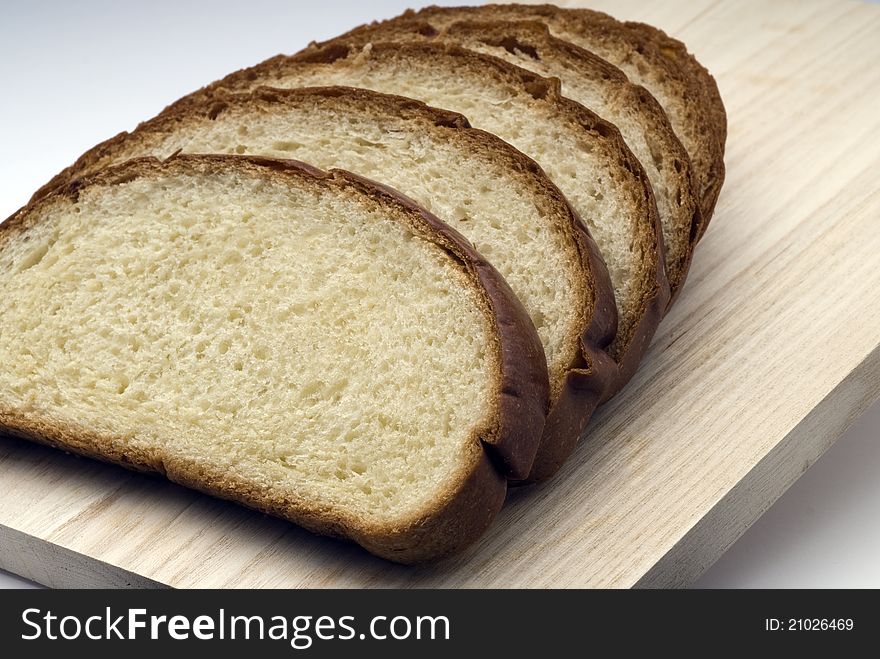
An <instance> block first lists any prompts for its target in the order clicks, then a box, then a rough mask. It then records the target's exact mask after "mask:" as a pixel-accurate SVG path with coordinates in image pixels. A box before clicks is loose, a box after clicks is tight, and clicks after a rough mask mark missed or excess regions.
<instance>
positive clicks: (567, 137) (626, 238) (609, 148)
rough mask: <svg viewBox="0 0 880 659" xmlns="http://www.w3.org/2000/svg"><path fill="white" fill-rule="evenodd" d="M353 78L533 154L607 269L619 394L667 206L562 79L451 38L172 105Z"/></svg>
mask: <svg viewBox="0 0 880 659" xmlns="http://www.w3.org/2000/svg"><path fill="white" fill-rule="evenodd" d="M314 85H350V86H357V87H363V88H367V89H372V90H376V91H380V92H384V93H389V94H399V95H401V96H407V97H411V98H415V99H418V100H420V101H423V102H425V103H428V104H429V105H433V106H436V107H440V108H445V109H447V110H452V111H455V112H460V113H462V114H464V115H465V116H467V118H468V120H469V121H470V122H471V124H472V125H473V126H474V127H476V128H480V129H483V130H486V131H488V132H490V133H494V134H495V135H497V136H498V137H500V138H501V139H503V140H505V141H506V142H508V143H510V144H512V145H513V146H514V147H516V148H517V149H519V150H520V151H522V152H523V153H525V154H526V155H528V156H529V157H531V158H533V159H534V160H535V161H536V162H537V163H538V164H539V165H540V166H541V168H542V169H543V170H544V171H545V172H546V173H547V174H548V175H549V176H550V179H551V180H552V181H553V182H554V183H555V184H556V185H557V186H558V187H559V188H560V189H561V190H562V192H563V193H564V194H565V196H566V198H567V199H568V201H569V202H570V203H571V204H572V206H573V207H574V209H575V211H577V213H578V214H579V215H580V216H581V218H582V219H583V220H584V222H585V223H586V225H587V227H588V228H589V230H590V233H591V234H592V236H593V238H594V239H595V240H596V243H597V244H598V246H599V250H600V251H601V254H602V257H603V258H604V260H605V263H606V265H607V266H608V271H609V274H610V277H611V284H612V287H613V289H614V298H615V301H616V303H617V311H618V325H617V334H616V336H615V338H614V341H613V342H612V344H611V345H610V346H609V348H608V352H609V354H610V355H611V356H612V358H613V359H614V360H615V361H616V363H617V365H618V370H617V373H616V376H615V379H614V381H613V382H612V383H611V385H610V387H609V388H608V389H607V390H606V392H605V398H607V397H609V396H611V395H613V394H614V393H615V392H616V391H617V390H618V389H619V388H620V387H621V386H622V385H623V384H625V383H626V382H627V381H628V380H629V379H630V378H631V377H632V375H633V373H634V372H635V370H636V368H637V366H638V364H639V362H640V360H641V358H642V356H643V355H644V353H645V350H646V349H647V347H648V345H649V343H650V340H651V337H652V336H653V335H654V332H655V330H656V328H657V325H658V324H659V322H660V319H661V318H662V316H663V312H664V310H665V309H666V305H667V303H668V300H669V284H668V282H667V280H666V274H665V271H664V264H663V243H662V235H661V229H660V226H659V221H658V215H657V206H656V204H655V202H654V196H653V193H652V191H651V185H650V183H649V181H648V179H647V176H646V174H645V172H644V170H643V169H642V167H641V165H640V164H639V162H638V160H637V159H636V158H635V156H633V155H632V152H631V151H630V150H629V149H628V148H627V146H626V144H625V143H624V141H623V138H622V137H621V135H620V132H619V131H618V130H617V129H616V128H615V127H614V126H612V125H611V124H609V123H607V122H606V121H603V120H602V119H600V118H599V117H598V116H597V115H596V114H595V113H593V112H591V111H589V110H587V109H586V108H584V107H583V106H582V105H580V104H578V103H575V102H574V101H571V100H569V99H567V98H565V97H563V96H562V94H561V93H560V89H559V81H558V80H557V79H554V78H544V77H542V76H539V75H537V74H534V73H531V72H530V71H526V70H525V69H522V68H520V67H517V66H514V65H512V64H510V63H509V62H505V61H503V60H500V59H498V58H497V57H492V56H489V55H484V54H482V53H476V52H474V51H470V50H467V49H463V48H461V47H458V46H454V45H450V44H435V43H376V44H368V45H367V46H365V47H360V46H357V45H346V44H341V43H334V44H332V45H329V46H327V47H324V48H321V47H312V48H308V49H306V50H304V51H303V52H301V53H299V54H297V55H294V56H292V57H284V56H278V57H274V58H272V59H270V60H267V61H265V62H263V63H262V64H258V65H256V66H254V67H252V68H250V69H244V70H242V71H238V72H236V73H233V74H231V75H229V76H227V77H226V78H224V79H222V80H220V81H218V82H216V83H214V84H212V85H209V86H208V87H206V88H204V89H201V90H199V91H197V92H195V93H194V94H192V95H190V96H188V97H185V98H183V99H181V100H180V101H178V102H177V103H175V104H174V105H173V106H172V107H171V108H169V111H177V110H179V108H180V107H181V106H185V105H188V104H191V103H201V102H204V101H205V100H206V99H217V100H221V99H222V97H223V95H224V94H227V93H229V92H235V91H245V90H251V89H254V88H256V87H258V86H271V87H282V88H289V87H308V86H314Z"/></svg>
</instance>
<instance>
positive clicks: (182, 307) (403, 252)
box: [0, 156, 548, 562]
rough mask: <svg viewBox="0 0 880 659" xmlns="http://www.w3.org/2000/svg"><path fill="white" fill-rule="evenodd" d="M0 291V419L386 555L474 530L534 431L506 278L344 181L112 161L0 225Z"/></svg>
mask: <svg viewBox="0 0 880 659" xmlns="http://www.w3.org/2000/svg"><path fill="white" fill-rule="evenodd" d="M0 287H2V289H3V295H2V296H0V318H2V319H3V322H2V326H0V363H2V364H3V369H2V370H0V430H3V431H6V432H11V433H13V434H16V435H19V436H23V437H26V438H30V439H33V440H36V441H40V442H44V443H47V444H50V445H54V446H57V447H59V448H62V449H64V450H68V451H73V452H76V453H80V454H84V455H89V456H93V457H97V458H100V459H104V460H108V461H111V462H115V463H119V464H122V465H125V466H128V467H131V468H135V469H139V470H145V471H152V472H158V473H160V474H164V475H166V476H167V477H168V478H169V479H171V480H173V481H175V482H178V483H182V484H184V485H187V486H190V487H193V488H196V489H198V490H201V491H204V492H208V493H211V494H214V495H218V496H221V497H224V498H227V499H232V500H234V501H238V502H240V503H243V504H245V505H248V506H251V507H253V508H256V509H259V510H262V511H265V512H268V513H271V514H273V515H278V516H280V517H283V518H285V519H289V520H291V521H294V522H296V523H298V524H301V525H303V526H305V527H307V528H310V529H312V530H315V531H318V532H320V533H326V534H329V535H334V536H340V537H345V538H350V539H352V540H355V541H356V542H358V543H360V544H361V545H363V546H364V547H366V548H367V549H368V550H370V551H372V552H374V553H376V554H378V555H380V556H384V557H386V558H389V559H391V560H394V561H400V562H416V561H424V560H430V559H436V558H439V557H442V556H445V555H447V554H449V553H451V552H454V551H457V550H459V549H461V548H462V547H464V546H465V545H467V544H468V543H470V542H472V541H473V540H474V539H475V538H477V537H478V536H479V535H480V533H482V532H483V530H484V529H485V528H486V527H487V526H488V524H489V523H490V522H491V520H492V518H493V517H494V516H495V514H496V513H497V511H498V510H499V508H500V506H501V504H502V501H503V499H504V495H505V490H506V487H507V485H506V484H507V478H506V477H507V476H511V475H512V476H522V475H524V474H525V473H526V472H527V471H528V469H529V466H530V465H531V461H532V456H533V455H534V453H535V450H536V448H537V444H538V441H539V439H540V436H541V430H542V427H543V423H544V415H545V412H546V409H547V405H548V398H547V397H548V384H547V374H546V367H545V364H544V356H543V350H542V349H541V344H540V342H539V339H538V336H537V334H536V333H535V330H534V328H533V327H532V325H531V323H530V322H529V320H528V316H527V315H526V313H525V311H524V310H523V309H522V307H521V306H520V304H519V302H518V301H517V300H516V298H515V296H514V295H513V294H512V292H511V291H510V290H509V288H508V287H507V286H506V284H505V283H504V280H503V279H502V278H501V277H500V275H498V274H497V272H495V270H494V269H492V268H491V266H489V265H488V264H487V263H486V262H485V261H484V260H483V259H482V257H480V256H479V255H478V254H477V253H476V252H475V251H474V250H473V248H472V247H471V246H470V245H469V244H468V243H467V242H466V241H465V240H464V239H463V238H462V237H461V236H460V235H458V234H457V233H456V232H455V231H454V230H452V229H450V228H449V227H447V226H445V225H444V224H443V223H441V222H440V221H439V220H437V219H436V218H435V217H433V216H432V215H430V214H428V213H427V212H426V211H424V210H422V209H420V208H419V207H418V206H416V205H415V204H414V203H413V202H411V201H409V200H406V199H405V198H403V197H401V196H399V195H398V194H397V193H394V192H393V191H391V190H390V189H387V188H383V187H380V186H377V185H375V184H373V183H370V182H368V181H367V180H365V179H362V178H360V177H356V176H354V175H352V174H348V173H344V172H340V171H334V172H331V173H327V174H325V173H322V172H320V171H318V170H315V169H312V168H309V167H306V166H304V165H300V164H297V163H294V162H293V161H286V162H285V161H272V160H258V159H248V158H241V157H235V156H180V157H175V158H172V159H170V160H168V161H166V162H164V163H162V162H160V161H158V160H156V159H152V158H145V159H138V160H132V161H129V162H127V163H125V164H123V165H120V166H117V167H114V168H110V169H105V170H102V171H101V172H98V173H96V174H95V175H93V176H90V177H86V178H84V179H79V180H77V181H75V182H73V183H71V184H70V185H67V186H62V187H60V188H58V189H56V190H55V191H53V192H52V193H50V194H48V195H46V196H44V197H43V198H41V199H40V200H38V201H36V202H34V203H32V204H30V205H28V206H27V207H25V208H24V209H22V210H21V211H19V212H18V213H16V214H15V215H14V216H12V218H10V219H9V220H8V221H7V222H6V223H4V224H2V225H0Z"/></svg>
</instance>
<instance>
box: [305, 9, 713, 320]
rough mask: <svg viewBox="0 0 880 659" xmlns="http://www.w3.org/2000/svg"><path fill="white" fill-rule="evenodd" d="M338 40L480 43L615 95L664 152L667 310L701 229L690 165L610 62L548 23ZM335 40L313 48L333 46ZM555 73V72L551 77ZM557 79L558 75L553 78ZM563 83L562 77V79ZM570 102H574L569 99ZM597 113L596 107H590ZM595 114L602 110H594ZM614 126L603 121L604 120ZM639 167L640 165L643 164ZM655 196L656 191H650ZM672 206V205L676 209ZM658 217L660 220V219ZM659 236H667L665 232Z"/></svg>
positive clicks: (409, 24) (662, 119)
mask: <svg viewBox="0 0 880 659" xmlns="http://www.w3.org/2000/svg"><path fill="white" fill-rule="evenodd" d="M353 34H354V36H352V34H350V35H347V36H346V37H343V41H344V42H345V43H368V42H370V41H426V42H431V41H436V42H444V43H450V44H455V45H458V46H461V47H463V48H470V47H471V44H474V43H479V44H483V45H487V46H492V47H496V48H504V49H505V50H507V51H508V52H511V53H514V54H517V53H518V54H519V58H518V59H519V61H518V62H517V65H518V66H522V68H524V69H528V70H530V71H534V72H535V73H539V74H541V75H548V74H546V73H542V72H541V71H537V70H535V69H534V68H533V67H532V64H531V63H532V62H533V61H535V62H537V61H541V62H551V64H550V66H551V67H552V66H553V63H558V62H561V63H562V64H563V65H564V66H565V67H567V69H569V70H570V69H574V70H576V71H577V74H578V75H579V76H580V77H581V78H582V79H584V80H591V81H595V83H596V84H600V85H602V86H603V88H604V90H605V93H606V94H608V95H613V96H615V97H616V99H617V102H618V103H619V104H620V105H623V106H624V107H626V108H627V112H629V113H630V114H631V115H635V117H636V119H637V121H638V122H639V123H640V124H641V125H642V127H643V129H644V130H643V131H642V133H643V135H644V136H645V139H646V141H647V142H648V145H649V147H650V149H651V153H652V154H655V153H657V154H663V157H664V159H665V162H666V170H665V172H664V174H662V176H663V179H664V182H665V183H667V184H670V187H671V188H673V197H674V199H675V201H673V204H672V206H674V208H673V209H671V213H672V216H671V217H668V218H666V219H663V224H664V226H665V225H667V224H668V225H669V229H667V231H668V232H669V233H670V234H671V235H673V236H675V246H674V247H675V249H673V245H670V243H669V242H668V241H667V242H666V245H665V247H666V277H667V279H668V280H669V285H670V289H671V293H672V297H671V299H670V306H671V305H672V303H673V302H674V301H675V299H676V298H677V295H678V293H679V291H680V290H681V287H682V285H683V284H684V280H685V279H686V277H687V272H688V269H689V267H690V263H691V259H692V256H693V248H694V246H695V244H696V242H697V238H698V236H699V233H700V231H701V227H702V214H701V212H700V200H699V198H698V195H697V194H696V191H695V188H694V181H693V174H692V169H691V161H690V157H689V156H688V153H687V151H686V150H685V148H684V146H682V144H681V141H680V140H679V139H678V137H677V136H676V135H675V132H674V131H673V129H672V126H671V124H670V123H669V118H668V117H667V116H666V112H665V111H664V110H663V108H662V107H661V106H660V104H659V103H658V102H657V100H656V99H655V98H654V97H653V96H652V95H651V93H650V92H649V91H648V90H647V89H645V88H644V87H641V86H639V85H635V84H632V83H631V82H630V81H629V78H627V76H626V74H625V73H624V72H623V71H621V70H620V69H619V68H617V67H616V66H614V65H613V64H611V63H609V62H607V61H605V60H603V59H602V58H600V57H598V56H596V55H595V54H593V53H591V52H590V51H588V50H586V49H584V48H581V47H580V46H577V45H575V44H573V43H569V42H568V41H564V40H562V39H558V38H556V37H554V36H553V35H552V34H551V33H550V30H549V28H548V27H547V25H545V24H544V23H541V22H539V21H500V20H483V21H473V20H469V21H460V22H456V23H452V24H451V25H449V26H448V27H445V28H443V29H439V30H438V29H435V28H433V26H432V25H431V24H430V23H429V22H428V21H426V20H420V19H415V18H414V19H412V20H395V21H388V22H383V23H377V24H374V25H371V26H369V27H364V28H359V29H357V30H355V32H354V33H353ZM334 41H336V40H335V39H334V40H330V41H328V42H325V43H324V44H322V45H317V44H316V46H315V47H317V48H321V47H326V46H327V45H329V44H332V43H333V42H334ZM554 75H555V74H554ZM557 77H560V78H562V77H563V76H561V75H557ZM562 82H563V83H565V82H566V81H565V79H563V80H562ZM572 100H575V101H576V100H577V99H574V98H572ZM589 109H590V110H592V111H596V109H595V108H592V107H591V108H589ZM597 114H600V116H601V112H597ZM603 119H606V120H608V121H609V123H612V124H613V123H614V121H612V120H610V119H609V118H608V117H603ZM643 164H644V163H643ZM654 194H655V196H656V197H659V193H658V191H657V190H654ZM676 206H677V207H676ZM661 219H662V218H661ZM664 235H668V234H666V233H664Z"/></svg>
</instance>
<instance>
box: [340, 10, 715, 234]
mask: <svg viewBox="0 0 880 659" xmlns="http://www.w3.org/2000/svg"><path fill="white" fill-rule="evenodd" d="M413 18H417V19H420V20H424V21H428V22H429V23H430V24H431V25H432V26H433V27H434V28H435V29H438V30H439V29H443V28H445V27H448V26H449V25H450V24H452V23H455V22H458V21H462V20H505V21H510V20H513V21H518V20H520V21H521V20H534V21H541V22H542V23H545V24H546V25H547V26H548V27H549V28H550V31H551V32H552V33H553V34H554V35H555V36H557V37H559V38H561V39H565V40H566V41H570V42H571V43H573V44H576V45H578V46H581V47H582V48H585V49H587V50H590V51H592V52H594V53H595V54H596V55H598V56H599V57H602V58H603V59H606V60H608V61H609V62H611V63H612V64H614V65H615V66H618V67H620V68H621V69H622V70H623V72H624V73H626V75H627V76H629V79H630V81H631V82H633V83H635V84H637V85H642V86H643V87H645V88H646V89H647V90H648V91H650V92H651V94H653V95H654V97H655V98H656V99H657V100H658V101H659V102H660V105H662V106H663V109H664V110H665V111H666V114H667V115H668V116H669V120H670V122H671V123H672V127H673V128H674V129H675V132H676V134H677V135H678V137H679V139H680V140H681V142H682V144H684V146H685V148H686V149H687V151H688V153H689V154H690V157H691V162H692V163H693V168H694V174H695V178H696V185H697V189H698V191H699V194H700V199H701V204H700V209H701V211H702V220H703V222H702V225H701V227H700V235H702V233H703V232H704V231H705V228H706V225H707V224H708V222H709V220H710V219H711V217H712V213H713V211H714V209H715V202H716V201H717V199H718V194H719V192H720V191H721V185H722V183H723V182H724V145H725V141H726V139H727V115H726V113H725V110H724V104H723V103H722V102H721V95H720V94H719V93H718V85H717V84H716V83H715V79H714V78H713V77H712V76H711V75H710V74H709V72H708V71H707V70H706V69H705V67H703V66H702V65H701V64H700V63H699V62H698V61H697V60H696V58H694V57H693V55H691V54H690V53H689V52H688V50H687V47H686V46H685V45H684V44H683V43H681V42H680V41H678V40H677V39H673V38H671V37H670V36H669V35H667V34H666V33H665V32H663V31H662V30H658V29H657V28H655V27H651V26H650V25H644V24H642V23H633V22H623V21H618V20H616V19H614V18H612V17H611V16H608V15H607V14H603V13H602V12H598V11H594V10H591V9H580V8H577V9H573V8H559V7H556V6H554V5H530V4H528V5H527V4H487V5H481V6H476V7H436V6H434V7H427V8H425V9H422V10H420V11H416V12H414V11H412V10H410V11H407V12H406V13H404V14H403V15H402V16H401V17H399V18H397V19H392V21H394V20H397V21H409V20H411V19H413ZM379 25H381V24H379ZM373 27H374V26H364V28H359V30H363V29H372V28H373ZM356 31H357V30H356ZM352 35H353V33H349V34H348V35H345V36H346V37H348V36H352Z"/></svg>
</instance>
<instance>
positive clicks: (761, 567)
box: [0, 0, 880, 587]
mask: <svg viewBox="0 0 880 659" xmlns="http://www.w3.org/2000/svg"><path fill="white" fill-rule="evenodd" d="M435 1H436V0H435ZM438 3H439V4H460V2H442V1H441V2H438ZM412 4H414V3H413V2H409V1H407V0H382V1H378V2H357V1H348V2H345V1H341V0H337V1H333V0H324V1H322V2H315V0H309V1H307V2H293V1H291V0H284V1H280V0H279V1H271V0H262V1H258V0H248V1H246V2H245V1H237V2H232V1H229V0H211V1H206V0H198V1H192V0H190V1H187V0H174V1H169V0H151V2H119V1H115V2H114V1H111V0H84V1H80V2H48V1H40V0H36V1H34V0H30V1H28V0H20V1H17V2H16V1H9V0H3V2H2V3H0V83H2V90H3V92H2V94H3V97H2V102H0V153H2V156H3V157H2V158H0V218H2V217H7V216H8V215H10V214H12V213H13V212H14V211H15V210H16V209H17V208H18V207H20V206H21V205H23V204H24V203H25V201H27V199H28V197H29V196H30V195H31V193H32V192H33V191H34V190H35V189H36V188H38V187H39V186H40V185H42V184H43V183H45V182H46V181H47V180H48V179H49V178H50V177H51V176H52V175H53V174H55V173H56V172H57V171H58V170H60V169H61V168H62V167H64V166H66V165H68V164H70V163H71V162H72V161H73V160H74V159H75V158H76V156H78V155H79V154H80V153H82V152H83V151H85V150H86V149H88V148H89V147H91V146H93V145H94V144H96V143H97V142H99V141H101V140H103V139H106V138H107V137H109V136H111V135H114V134H116V133H118V132H120V131H123V130H129V129H131V128H132V127H134V126H135V125H136V124H137V122H139V121H141V120H143V119H146V118H149V117H151V116H153V115H154V114H156V113H157V112H158V111H159V110H161V109H162V108H163V107H164V106H165V105H167V104H168V103H170V102H171V101H173V100H175V99H177V98H178V97H180V96H182V95H184V94H186V93H188V92H190V91H192V90H194V89H195V88H197V87H200V86H201V85H203V84H206V83H208V82H211V81H212V80H214V79H216V78H219V77H221V76H222V75H225V74H226V73H228V72H229V71H232V70H234V69H238V68H241V67H244V66H249V65H251V64H254V63H256V62H258V61H260V60H263V59H265V58H267V57H269V56H271V55H275V54H277V53H279V52H288V53H289V52H294V51H296V50H298V49H299V48H301V47H302V46H304V45H306V43H307V42H308V41H310V40H312V39H315V40H321V39H326V38H329V37H332V36H334V35H336V34H338V33H339V32H341V31H344V30H346V29H348V28H350V27H353V26H355V25H357V24H360V23H363V22H366V21H368V20H375V19H380V18H385V17H390V16H393V15H395V14H397V13H399V12H400V11H402V10H403V9H404V8H406V7H407V6H410V5H412ZM723 221H724V218H723V217H717V218H716V219H715V222H723ZM710 230H711V229H710ZM696 258H698V259H699V252H697V257H696ZM684 294H685V295H687V292H686V291H685V293H684ZM0 322H2V319H0ZM878 434H880V404H878V405H875V406H874V408H873V409H872V410H870V411H869V412H868V414H866V415H865V416H864V417H863V418H862V419H861V420H860V421H859V422H858V423H857V424H856V425H855V426H854V427H853V428H852V429H851V430H850V431H849V432H848V433H847V434H846V435H845V437H844V438H843V439H841V441H840V442H839V443H838V444H837V445H836V446H835V447H834V448H832V449H831V450H830V451H829V453H828V454H827V455H826V456H825V457H824V458H823V459H822V460H821V461H820V462H819V463H818V464H817V465H816V466H815V467H813V468H812V469H811V470H809V471H808V472H807V473H806V474H805V475H804V476H803V477H802V478H801V479H800V481H798V483H796V484H795V486H794V487H792V488H791V489H790V490H789V491H788V493H786V494H785V496H783V498H782V499H781V500H780V501H779V502H778V503H777V504H776V505H775V506H774V507H773V508H772V509H771V510H770V511H769V512H768V513H767V514H765V515H764V517H763V518H762V519H761V520H759V521H758V523H757V524H755V525H754V526H753V527H752V529H751V530H749V531H748V532H747V533H746V535H745V536H744V537H743V538H742V539H741V540H740V541H739V542H738V543H737V544H736V545H734V547H733V548H732V549H731V550H730V551H729V552H728V553H727V554H726V555H725V556H724V557H723V558H722V559H721V560H720V561H719V562H718V563H717V564H716V565H715V566H714V567H713V568H712V569H711V570H710V571H709V572H708V573H707V574H706V575H705V576H704V577H703V579H701V581H700V582H699V584H698V585H699V586H702V587H757V586H767V587H808V586H816V587H826V586H839V587H880V561H878V559H877V557H878V556H880V518H878V515H877V511H878V504H880V478H878V477H877V475H878V474H880V442H878V441H877V438H878ZM2 496H3V495H2V493H0V505H2ZM22 585H26V582H23V581H22V580H20V579H18V578H16V577H13V576H11V575H6V574H3V573H2V572H0V587H15V586H22Z"/></svg>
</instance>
